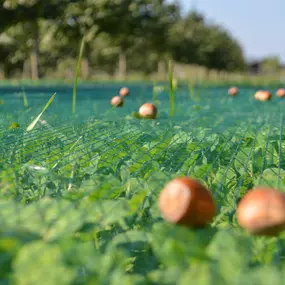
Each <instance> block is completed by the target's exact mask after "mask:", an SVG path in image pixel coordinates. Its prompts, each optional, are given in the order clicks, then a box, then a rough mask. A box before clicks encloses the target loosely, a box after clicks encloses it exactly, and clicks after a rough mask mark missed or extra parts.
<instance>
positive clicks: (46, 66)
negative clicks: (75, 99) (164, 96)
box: [0, 0, 285, 81]
mask: <svg viewBox="0 0 285 285" xmlns="http://www.w3.org/2000/svg"><path fill="white" fill-rule="evenodd" d="M283 2H284V1H283ZM283 2H282V0H271V1H258V0H251V1H247V0H239V1H227V0H216V1H213V0H195V1H194V0H181V1H171V0H168V1H166V0H49V1H46V0H4V1H3V0H2V1H1V3H2V4H0V17H1V22H0V79H1V80H5V79H17V80H20V79H21V80H23V79H27V80H39V79H47V80H54V79H56V80H67V81H68V80H72V79H73V77H74V74H75V69H76V62H77V57H78V54H79V48H80V42H81V40H82V38H83V37H85V40H86V45H85V49H84V53H83V58H82V62H81V75H80V77H81V79H83V80H149V79H151V80H166V79H167V62H168V60H169V59H172V60H173V62H174V72H175V76H176V78H177V79H180V80H189V79H193V80H195V81H197V80H213V81H219V80H227V79H231V80H240V81H242V80H245V79H247V78H252V79H255V78H259V79H261V80H262V78H266V79H270V80H279V81H283V78H285V65H283V64H284V62H285V38H284V37H283V36H282V32H283V31H282V29H283V27H284V26H285V18H284V17H283V11H284V8H285V3H283Z"/></svg>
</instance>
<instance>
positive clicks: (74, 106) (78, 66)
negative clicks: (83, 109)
mask: <svg viewBox="0 0 285 285" xmlns="http://www.w3.org/2000/svg"><path fill="white" fill-rule="evenodd" d="M84 47H85V38H84V37H83V38H82V41H81V45H80V51H79V56H78V60H77V66H76V72H75V78H74V84H73V96H72V113H75V109H76V91H77V80H78V76H79V72H80V67H81V59H82V55H83V51H84Z"/></svg>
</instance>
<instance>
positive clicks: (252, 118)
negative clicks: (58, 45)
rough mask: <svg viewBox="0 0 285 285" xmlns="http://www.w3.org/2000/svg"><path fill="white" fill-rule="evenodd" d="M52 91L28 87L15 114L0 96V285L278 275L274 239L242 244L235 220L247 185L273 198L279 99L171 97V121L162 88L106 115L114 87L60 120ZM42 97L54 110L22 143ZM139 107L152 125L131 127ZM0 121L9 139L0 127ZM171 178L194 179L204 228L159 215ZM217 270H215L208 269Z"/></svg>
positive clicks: (283, 160)
mask: <svg viewBox="0 0 285 285" xmlns="http://www.w3.org/2000/svg"><path fill="white" fill-rule="evenodd" d="M55 89H58V90H54V89H53V90H52V91H51V90H50V89H43V88H41V89H40V88H34V89H30V90H27V96H28V101H29V106H28V107H25V108H24V107H23V98H22V97H23V96H22V93H21V92H20V91H19V90H17V89H14V90H12V89H6V90H3V92H2V95H1V99H3V101H4V104H3V105H1V106H0V109H1V115H0V122H1V129H0V144H1V148H0V159H1V172H0V187H1V199H0V225H1V227H0V232H1V234H0V250H1V252H3V256H5V258H6V259H3V267H2V268H3V269H1V270H0V277H1V278H2V279H3V280H10V279H11V278H16V279H15V280H16V281H17V282H18V284H70V283H72V284H88V282H91V283H92V282H98V284H103V282H105V283H104V284H148V283H147V282H149V284H177V283H176V281H177V280H178V279H179V278H181V279H179V280H180V281H179V282H182V283H181V284H184V283H183V282H187V280H191V278H193V276H194V275H195V272H197V270H201V268H202V270H204V271H205V272H204V275H206V272H208V273H207V274H208V275H209V276H211V278H214V277H213V276H216V277H215V278H222V279H224V280H227V282H231V280H232V279H231V278H233V280H236V279H234V278H240V280H242V278H243V277H242V275H243V274H244V272H246V270H248V268H249V267H250V266H251V265H258V266H260V267H262V266H267V265H272V266H274V265H276V264H277V265H278V266H280V264H282V262H283V261H282V259H283V253H284V250H285V244H284V241H285V239H284V238H282V237H280V238H279V239H278V240H274V241H272V240H269V241H268V240H259V239H256V238H253V237H248V236H246V235H244V233H243V232H241V231H240V229H239V227H238V225H237V222H236V218H235V211H236V206H237V203H238V202H239V200H240V198H241V197H242V196H243V195H244V194H245V193H246V192H247V191H248V190H249V189H251V188H253V187H254V186H257V185H266V186H270V187H274V188H279V189H280V190H281V191H285V133H284V131H285V130H284V119H285V118H284V114H285V101H284V100H282V99H277V98H274V100H273V101H271V102H265V103H264V102H263V103H262V102H256V101H254V99H253V94H254V92H255V90H253V89H246V88H244V89H241V92H240V94H239V95H238V96H237V97H235V98H230V97H228V96H227V90H226V89H225V88H209V89H207V88H197V89H195V90H194V92H189V90H188V89H187V88H180V89H179V90H178V91H177V92H176V97H175V100H176V106H175V116H174V117H170V116H169V100H168V94H167V91H161V92H160V93H159V94H154V93H153V92H152V88H151V87H150V86H144V87H139V86H133V87H131V95H130V96H129V97H128V98H126V99H125V106H124V107H123V108H121V109H111V108H110V104H109V101H110V99H111V97H112V96H113V95H115V94H116V92H117V91H118V88H117V86H107V87H106V86H102V87H85V88H82V89H79V92H78V101H77V106H76V114H75V115H72V114H71V90H69V89H68V88H64V89H59V88H55ZM54 91H57V93H58V95H57V97H56V99H55V101H54V102H53V103H52V105H51V106H50V107H49V109H48V110H47V111H46V113H45V114H44V115H43V117H42V118H41V120H40V121H39V123H38V124H37V127H36V128H35V129H34V130H33V131H31V132H27V131H26V127H27V126H28V124H29V123H30V122H31V121H32V120H33V118H34V117H36V116H37V115H38V114H39V113H40V112H41V109H42V107H43V106H44V105H45V103H46V102H47V100H48V98H49V97H50V96H51V94H52V93H53V92H54ZM148 101H150V102H151V101H152V102H154V103H155V104H156V105H157V107H158V110H159V117H158V118H157V119H156V120H153V121H152V120H151V121H149V120H147V121H146V120H138V119H136V118H134V117H133V116H132V115H131V113H132V112H133V111H137V110H138V108H139V106H140V105H141V104H142V103H144V102H148ZM11 122H17V123H19V124H20V128H16V129H9V126H10V125H11ZM184 175H188V176H192V177H195V178H197V179H199V180H201V181H202V182H203V183H204V184H205V185H206V186H207V187H208V188H209V189H210V191H211V192H212V194H213V196H214V198H215V201H216V205H217V209H218V210H217V212H218V214H217V215H216V217H215V218H214V220H213V222H212V224H211V227H209V228H206V229H203V230H198V231H191V230H188V229H185V228H181V227H175V226H172V225H168V224H167V223H165V222H164V221H163V220H162V218H161V214H160V212H159V210H158V206H157V199H158V195H159V193H160V191H161V189H162V188H163V186H164V185H165V184H166V183H167V182H168V181H169V180H170V179H171V178H174V177H177V176H184ZM223 243H225V248H224V247H222V245H223ZM240 244H242V246H243V247H244V248H246V250H245V249H243V250H240V249H239V245H240ZM229 247H230V248H229ZM227 258H231V259H232V260H233V264H232V265H227V266H226V265H225V264H224V263H225V261H224V259H227ZM170 259H171V260H170ZM194 260H195V262H196V263H195V262H194ZM1 262H2V261H1ZM216 262H218V263H219V264H220V266H221V268H220V269H217V268H216V269H215V270H213V271H211V272H210V271H209V270H210V269H209V268H212V266H214V264H216ZM242 263H244V264H243V265H242ZM98 264H100V265H98ZM195 264H196V265H197V264H198V265H199V267H197V268H198V269H197V268H196V267H195V266H196V265H195ZM190 265H191V266H190ZM277 265H276V266H277ZM189 266H190V267H189ZM223 266H224V267H223ZM237 267H238V270H237ZM189 268H192V269H191V270H193V272H192V271H191V270H190V271H189ZM195 268H196V269H195ZM272 268H273V269H274V270H275V269H276V268H277V267H276V268H275V267H272ZM273 269H272V270H273ZM47 270H50V272H51V273H49V276H48V277H47V276H44V272H47ZM236 271H238V272H236ZM233 272H235V274H233ZM253 272H255V271H253ZM167 274H168V275H169V276H168V275H167ZM239 274H240V275H239ZM252 274H253V273H252ZM254 274H257V273H256V272H255V273H254ZM276 274H277V273H276ZM280 274H281V273H280ZM212 275H213V276H212ZM181 276H182V277H181ZM217 276H218V277H217ZM277 276H279V275H278V274H277ZM117 278H120V279H117ZM183 278H184V279H183ZM195 278H198V279H199V278H200V277H197V276H196V277H195ZM252 278H255V277H252ZM276 278H277V277H276ZM278 278H279V277H278ZM280 278H281V279H280V280H282V274H281V275H280ZM198 279H197V280H198ZM20 280H21V282H22V283H21V282H20ZM23 280H24V281H23ZM31 280H32V281H31ZM45 280H46V282H49V283H44V282H45ZM118 280H120V282H119V283H118ZM185 280H186V281H185ZM195 280H196V279H195ZM276 280H277V279H276ZM17 282H16V283H17ZM19 282H20V283H19ZM31 282H32V283H31ZM33 282H34V283H33ZM276 282H277V281H276ZM91 283H90V284H91ZM92 284H94V283H92ZM95 284H97V283H95ZM179 284H180V283H179ZM185 284H186V283H185ZM197 284H198V281H197ZM201 284H202V283H201ZM203 284H209V283H203ZM217 284H218V283H217ZM219 284H222V283H219ZM248 284H249V283H248ZM252 284H255V283H252ZM264 284H265V283H264ZM268 284H269V283H268ZM276 284H279V283H278V282H277V283H276Z"/></svg>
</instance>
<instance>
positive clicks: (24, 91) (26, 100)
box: [22, 87, 29, 107]
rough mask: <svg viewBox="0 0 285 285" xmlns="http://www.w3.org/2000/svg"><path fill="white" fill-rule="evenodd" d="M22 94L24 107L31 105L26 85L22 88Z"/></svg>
mask: <svg viewBox="0 0 285 285" xmlns="http://www.w3.org/2000/svg"><path fill="white" fill-rule="evenodd" d="M22 94H23V101H24V107H29V102H28V98H27V93H26V90H25V88H24V87H23V88H22Z"/></svg>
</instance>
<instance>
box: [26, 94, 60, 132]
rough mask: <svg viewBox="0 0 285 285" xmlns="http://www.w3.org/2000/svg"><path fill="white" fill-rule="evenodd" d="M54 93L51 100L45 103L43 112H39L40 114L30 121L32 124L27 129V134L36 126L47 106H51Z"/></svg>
mask: <svg viewBox="0 0 285 285" xmlns="http://www.w3.org/2000/svg"><path fill="white" fill-rule="evenodd" d="M55 95H56V93H54V94H53V95H52V96H51V98H50V99H49V100H48V102H47V103H46V105H45V106H44V108H43V110H42V111H41V112H40V114H39V115H38V116H37V117H36V118H35V119H34V120H33V121H32V123H31V124H30V125H29V126H28V127H27V132H30V131H32V130H33V129H34V127H35V126H36V124H37V122H38V121H39V119H40V118H41V116H42V115H43V113H44V112H45V110H46V109H47V108H48V107H49V105H50V104H51V102H52V101H53V100H54V98H55Z"/></svg>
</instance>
